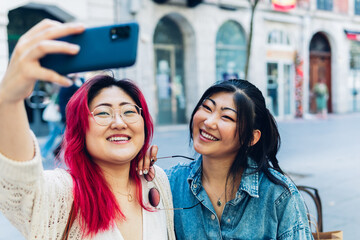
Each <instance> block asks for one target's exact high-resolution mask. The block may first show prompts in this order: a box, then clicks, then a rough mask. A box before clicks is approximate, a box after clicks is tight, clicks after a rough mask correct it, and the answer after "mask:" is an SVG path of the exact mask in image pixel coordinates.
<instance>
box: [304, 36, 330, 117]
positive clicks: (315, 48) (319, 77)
mask: <svg viewBox="0 0 360 240" xmlns="http://www.w3.org/2000/svg"><path fill="white" fill-rule="evenodd" d="M320 82H324V83H325V84H326V86H327V89H328V100H327V110H328V112H329V113H331V112H332V104H331V103H332V94H331V92H332V91H331V48H330V44H329V41H328V39H327V37H326V36H325V34H323V33H317V34H315V35H314V37H313V38H312V40H311V42H310V76H309V93H310V94H309V112H310V113H316V112H317V109H316V97H315V94H314V91H313V90H314V87H315V85H316V84H317V83H320Z"/></svg>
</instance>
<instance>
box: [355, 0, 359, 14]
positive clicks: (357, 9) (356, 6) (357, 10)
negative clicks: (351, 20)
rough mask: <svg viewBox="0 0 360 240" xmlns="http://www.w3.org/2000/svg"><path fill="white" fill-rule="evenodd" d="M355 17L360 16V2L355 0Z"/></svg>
mask: <svg viewBox="0 0 360 240" xmlns="http://www.w3.org/2000/svg"><path fill="white" fill-rule="evenodd" d="M354 9H355V15H360V0H355V6H354Z"/></svg>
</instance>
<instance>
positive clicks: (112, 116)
mask: <svg viewBox="0 0 360 240" xmlns="http://www.w3.org/2000/svg"><path fill="white" fill-rule="evenodd" d="M126 105H127V106H128V105H131V106H135V108H136V109H137V110H138V111H137V115H139V116H140V117H142V115H141V111H142V110H143V109H142V108H141V107H139V106H138V105H136V104H132V103H126V104H124V105H123V106H126ZM100 107H107V108H110V109H111V111H112V115H111V121H109V123H108V124H106V125H102V124H100V123H98V122H97V121H96V118H95V116H94V112H95V110H96V109H97V108H100ZM119 110H120V111H121V110H122V107H121V108H117V109H114V108H112V107H110V106H107V105H100V106H97V107H96V108H94V110H93V111H92V112H90V114H91V116H92V117H93V119H94V121H95V122H96V124H98V125H99V126H103V127H105V126H109V125H110V124H111V123H112V122H113V121H114V119H115V113H116V111H119ZM119 115H120V117H121V119H122V121H123V122H124V123H127V124H131V123H136V122H137V121H139V119H140V118H139V119H138V120H136V121H135V122H127V121H126V120H125V119H124V118H123V114H122V112H120V114H119Z"/></svg>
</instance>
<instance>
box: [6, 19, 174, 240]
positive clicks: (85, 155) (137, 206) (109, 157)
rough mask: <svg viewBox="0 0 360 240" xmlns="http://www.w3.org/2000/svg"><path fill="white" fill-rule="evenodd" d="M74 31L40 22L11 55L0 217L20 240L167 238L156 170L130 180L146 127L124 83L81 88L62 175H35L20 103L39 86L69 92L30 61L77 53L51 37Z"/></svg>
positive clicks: (107, 80) (167, 202)
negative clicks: (46, 84) (149, 176)
mask: <svg viewBox="0 0 360 240" xmlns="http://www.w3.org/2000/svg"><path fill="white" fill-rule="evenodd" d="M83 31H84V27H83V26H82V25H79V24H74V23H72V24H60V23H58V22H54V21H50V20H44V21H42V22H41V23H39V24H37V25H36V26H35V27H33V28H32V29H30V30H29V31H28V32H27V33H26V34H25V35H24V36H22V37H21V38H20V40H19V42H18V44H17V46H16V47H15V49H14V52H13V55H12V58H11V60H10V64H9V66H8V69H7V71H6V73H5V76H4V77H3V79H2V81H1V82H0V115H1V118H0V132H1V134H0V211H1V212H2V213H3V214H4V215H5V216H6V217H7V218H8V219H9V220H10V222H11V223H12V224H13V225H15V226H16V227H17V228H18V229H19V231H21V233H22V234H23V235H24V236H25V238H26V239H64V238H69V239H175V237H174V231H173V211H172V210H171V208H172V197H171V191H170V185H169V182H168V180H167V177H166V175H165V173H164V171H163V170H162V169H160V168H158V167H156V176H155V177H154V178H153V179H145V178H144V176H139V175H137V173H136V166H137V164H138V162H139V160H140V159H143V158H148V157H149V153H147V150H148V148H149V144H150V142H151V139H152V135H153V123H152V120H151V116H150V114H149V111H148V107H147V104H146V102H145V99H144V96H143V94H142V93H141V91H140V90H139V88H138V87H137V86H136V85H135V84H134V83H133V82H132V81H130V80H116V79H114V78H113V77H111V76H108V75H99V76H95V77H93V78H91V79H90V80H88V81H86V82H85V83H84V84H83V85H82V87H81V88H80V89H79V90H78V91H77V92H76V93H75V94H74V96H73V97H72V98H71V99H70V101H69V103H68V106H67V114H66V117H67V124H66V130H65V134H64V141H63V145H62V150H61V154H62V159H64V162H65V163H66V166H67V169H66V170H64V169H55V170H50V171H44V170H43V167H42V164H41V155H40V152H39V145H38V142H37V140H36V138H35V136H34V134H33V133H32V131H31V130H30V127H29V123H28V119H27V116H26V111H25V107H24V99H25V98H27V97H28V96H29V95H30V94H31V92H32V90H33V88H34V85H35V82H36V81H37V80H38V79H40V80H44V81H49V82H53V83H57V84H60V85H63V86H69V85H70V84H72V83H71V82H69V80H68V79H66V78H65V77H64V76H61V75H59V74H57V73H55V72H54V71H52V70H50V69H45V68H43V67H42V66H41V65H40V63H39V59H40V58H42V57H43V56H44V55H46V54H49V53H64V54H76V53H77V52H78V51H79V47H78V46H76V45H72V44H68V43H65V42H60V41H57V40H54V39H57V38H60V37H64V36H67V35H70V34H78V33H81V32H83ZM160 196H161V197H160ZM158 209H166V210H167V211H158Z"/></svg>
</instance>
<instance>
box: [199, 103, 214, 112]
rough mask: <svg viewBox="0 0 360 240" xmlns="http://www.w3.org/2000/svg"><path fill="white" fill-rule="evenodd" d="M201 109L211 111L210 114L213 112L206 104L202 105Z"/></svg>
mask: <svg viewBox="0 0 360 240" xmlns="http://www.w3.org/2000/svg"><path fill="white" fill-rule="evenodd" d="M201 107H203V108H204V109H205V110H207V111H209V112H212V110H211V108H210V107H209V106H208V105H206V104H205V103H203V104H201Z"/></svg>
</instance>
